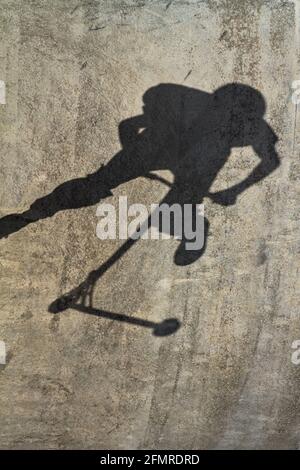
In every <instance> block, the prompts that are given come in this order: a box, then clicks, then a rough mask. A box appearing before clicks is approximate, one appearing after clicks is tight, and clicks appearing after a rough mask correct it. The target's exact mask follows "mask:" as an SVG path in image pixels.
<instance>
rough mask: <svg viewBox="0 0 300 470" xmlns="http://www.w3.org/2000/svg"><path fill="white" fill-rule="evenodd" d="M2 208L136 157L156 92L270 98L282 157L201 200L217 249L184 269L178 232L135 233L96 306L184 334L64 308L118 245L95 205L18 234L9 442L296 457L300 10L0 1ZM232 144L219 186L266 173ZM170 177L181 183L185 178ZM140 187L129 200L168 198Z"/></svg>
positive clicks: (7, 381)
mask: <svg viewBox="0 0 300 470" xmlns="http://www.w3.org/2000/svg"><path fill="white" fill-rule="evenodd" d="M0 5H1V18H0V79H1V80H4V81H5V83H6V104H5V105H0V139H1V147H0V148H1V176H0V177H1V186H0V194H1V213H0V215H1V216H2V217H5V216H6V215H8V214H11V213H14V212H22V211H25V210H26V209H27V208H28V207H29V206H30V204H31V203H32V202H33V201H34V200H35V199H37V198H40V197H42V196H44V195H46V194H48V193H49V192H51V191H52V190H53V189H54V188H55V187H56V186H57V185H58V184H60V183H63V182H65V181H66V180H69V179H71V178H77V177H80V176H85V175H86V174H87V173H91V172H93V171H96V170H97V169H98V168H99V166H100V164H102V163H107V162H109V160H110V159H111V158H112V157H113V155H115V154H116V153H117V152H118V151H119V149H120V142H119V138H118V124H119V123H120V121H122V120H124V119H126V118H128V117H132V116H135V115H138V114H140V113H141V112H142V105H143V103H142V96H143V94H144V93H145V91H146V90H147V89H149V88H150V87H152V86H154V85H157V84H159V83H174V84H181V85H185V86H188V87H193V88H196V89H199V90H202V91H205V92H208V93H212V92H213V91H214V90H216V89H217V88H218V87H220V86H222V85H225V84H227V83H231V82H239V83H243V84H247V85H250V86H252V87H254V88H255V89H258V90H259V91H260V92H261V93H262V94H263V96H264V98H265V101H266V103H267V111H266V115H265V119H266V121H267V122H268V123H269V125H270V126H271V127H272V129H273V130H274V132H275V133H276V134H277V136H278V143H277V145H276V148H277V152H278V154H279V156H280V159H281V164H280V167H279V168H277V169H276V171H274V172H273V173H272V174H271V175H270V176H268V177H267V178H265V179H264V180H262V181H261V182H259V183H258V184H256V185H253V186H252V187H250V188H249V189H248V190H247V191H245V192H244V193H243V194H242V195H241V196H240V197H239V198H238V200H237V203H236V204H235V205H233V206H228V207H223V206H220V205H217V204H214V203H213V202H212V201H211V200H210V199H209V198H206V199H205V200H204V203H205V212H206V216H207V217H208V219H209V221H210V232H209V237H208V245H207V250H206V252H205V255H204V256H203V257H202V258H201V259H200V260H198V261H197V262H195V263H193V264H191V265H189V266H185V267H183V266H176V265H174V262H173V254H174V250H175V249H176V247H177V245H178V242H177V241H176V240H172V239H171V240H169V241H162V242H155V241H140V242H139V243H136V244H135V246H133V247H132V249H131V250H129V251H128V252H127V253H126V254H125V255H124V256H123V257H122V258H121V259H120V260H119V261H118V262H117V263H116V264H114V265H113V266H112V267H111V269H110V270H109V271H108V272H107V273H106V274H105V275H104V276H103V277H102V278H101V279H100V280H99V282H98V283H97V285H96V288H95V293H94V305H95V306H96V307H97V308H99V309H104V310H108V311H112V312H120V313H125V314H127V315H129V316H136V317H140V318H142V319H144V320H150V321H154V322H159V321H161V320H163V319H165V318H168V317H175V318H177V319H179V320H180V321H181V323H182V326H181V328H180V329H179V330H178V331H177V332H176V333H175V334H173V335H170V336H167V337H163V338H160V337H155V336H153V335H151V331H150V330H149V329H146V328H142V327H139V326H134V325H130V324H126V323H124V322H118V321H113V320H110V319H105V318H98V317H97V316H95V315H88V314H84V313H81V312H79V311H76V310H74V309H68V310H66V311H65V312H63V313H60V314H57V315H53V314H51V313H49V312H48V305H49V304H50V303H51V302H52V301H53V300H54V299H55V298H57V297H58V296H59V295H61V294H63V293H64V292H66V291H68V290H69V289H71V288H73V287H75V286H77V285H78V284H79V283H80V282H81V281H82V280H83V279H84V278H85V277H86V275H87V273H89V272H90V271H91V270H93V269H96V268H97V266H99V265H101V263H103V262H104V261H105V260H106V259H108V258H109V256H110V255H111V254H112V253H114V251H115V250H116V249H117V248H118V247H119V246H120V244H121V242H120V241H118V240H115V241H113V240H106V241H100V240H99V239H98V238H97V237H96V235H95V228H96V224H97V217H96V206H92V207H86V208H82V209H78V210H74V211H64V212H59V213H57V214H56V215H54V216H53V217H51V218H47V219H44V220H40V221H39V222H37V223H35V224H30V225H28V226H27V227H25V228H24V229H23V230H20V231H18V232H16V233H14V234H12V235H10V236H9V237H8V238H3V239H2V240H1V241H0V243H1V300H0V310H1V315H0V324H1V329H0V340H3V341H5V343H6V347H7V351H8V352H7V363H6V365H2V366H1V370H0V375H1V381H0V413H1V429H0V447H1V448H34V449H40V448H55V449H56V448H76V447H79V448H87V449H89V448H117V449H128V448H130V449H136V448H146V449H148V448H149V449H150V448H155V449H168V448H175V449H176V448H181V449H199V448H200V449H204V448H234V449H245V448H251V449H253V448H260V449H267V448H285V449H290V448H299V445H300V444H299V442H300V435H299V433H300V427H299V426H300V416H299V410H300V406H299V405H300V404H299V386H300V365H298V366H297V365H295V364H293V363H292V361H291V355H292V352H293V350H292V348H291V346H292V343H293V341H295V340H297V339H300V321H299V319H300V317H299V315H300V310H299V288H300V285H299V202H300V200H299V196H300V194H299V174H300V166H299V165H300V163H299V122H300V117H299V114H298V116H297V108H296V106H295V105H294V104H293V102H292V99H291V98H292V93H293V90H292V83H293V81H295V80H297V79H298V80H299V79H300V64H299V45H300V44H299V38H300V29H299V28H300V23H299V18H300V16H299V15H300V2H299V1H298V0H295V1H294V2H293V1H281V0H270V1H267V0H254V1H246V0H239V1H238V0H216V1H210V0H207V1H205V0H204V1H196V0H195V1H192V0H191V1H183V0H174V1H168V0H155V1H152V0H136V1H133V0H126V1H119V0H112V1H109V2H108V1H104V0H101V1H89V2H86V1H82V2H81V1H77V0H76V1H75V0H74V1H73V0H70V1H63V0H60V1H58V0H53V1H51V2H49V1H41V0H36V1H33V0H26V1H13V0H11V1H6V0H1V1H0ZM257 162H258V158H257V156H256V155H255V152H254V150H253V148H252V147H249V146H247V147H238V148H233V149H232V151H231V155H230V158H229V159H228V162H227V163H226V165H225V166H224V168H223V169H222V171H221V172H219V174H218V177H217V179H216V181H215V182H214V185H213V188H212V189H213V190H214V191H218V190H221V189H225V188H227V187H230V186H231V185H232V184H235V183H237V182H238V181H240V180H241V179H243V178H244V177H245V176H246V175H247V174H249V173H250V172H251V170H252V169H253V167H254V166H255V165H256V164H257ZM161 176H164V177H166V178H168V179H170V180H171V179H172V175H170V173H169V172H161ZM167 191H168V189H167V188H166V186H165V185H163V184H161V183H160V182H159V181H151V180H147V179H145V178H137V179H135V180H133V181H130V182H128V183H126V184H124V185H122V186H119V187H118V188H116V189H115V190H114V191H113V195H112V196H111V197H110V198H109V202H111V203H113V204H116V205H117V203H118V197H119V196H120V195H127V196H128V199H129V202H140V203H145V204H150V203H155V202H159V201H160V200H161V199H162V198H163V197H164V196H165V194H166V193H167Z"/></svg>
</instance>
